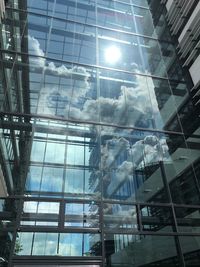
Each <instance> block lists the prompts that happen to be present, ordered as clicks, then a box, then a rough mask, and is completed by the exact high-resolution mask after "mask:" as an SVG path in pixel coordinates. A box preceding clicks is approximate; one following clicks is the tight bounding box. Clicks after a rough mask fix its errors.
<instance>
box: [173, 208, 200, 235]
mask: <svg viewBox="0 0 200 267" xmlns="http://www.w3.org/2000/svg"><path fill="white" fill-rule="evenodd" d="M175 213H176V218H177V224H178V230H179V231H180V232H187V233H198V232H199V231H200V224H199V222H200V209H199V208H189V207H185V208H178V207H177V208H175Z"/></svg>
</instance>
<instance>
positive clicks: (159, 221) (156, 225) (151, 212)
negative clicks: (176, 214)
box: [141, 206, 174, 232]
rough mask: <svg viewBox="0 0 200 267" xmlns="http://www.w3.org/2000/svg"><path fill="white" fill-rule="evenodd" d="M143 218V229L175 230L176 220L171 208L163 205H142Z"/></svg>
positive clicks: (154, 230) (157, 230) (153, 230)
mask: <svg viewBox="0 0 200 267" xmlns="http://www.w3.org/2000/svg"><path fill="white" fill-rule="evenodd" d="M141 219H142V225H143V229H142V230H143V231H152V232H172V231H174V221H173V215H172V210H171V208H168V207H161V206H159V207H158V206H141Z"/></svg>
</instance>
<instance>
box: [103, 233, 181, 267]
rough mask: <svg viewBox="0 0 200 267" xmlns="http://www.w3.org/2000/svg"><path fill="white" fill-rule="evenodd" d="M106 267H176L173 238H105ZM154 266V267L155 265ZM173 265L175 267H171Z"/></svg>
mask: <svg viewBox="0 0 200 267" xmlns="http://www.w3.org/2000/svg"><path fill="white" fill-rule="evenodd" d="M105 248H106V261H107V266H110V264H111V265H112V266H116V265H120V266H130V263H131V265H133V266H137V267H139V266H160V267H162V266H165V265H166V266H176V264H177V252H176V246H175V241H174V237H170V236H166V237H165V236H135V235H126V234H124V235H119V234H114V235H110V234H109V235H106V236H105ZM155 264H156V265H155ZM173 264H175V265H173Z"/></svg>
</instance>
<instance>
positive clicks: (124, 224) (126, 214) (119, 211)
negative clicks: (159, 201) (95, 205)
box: [103, 203, 138, 231]
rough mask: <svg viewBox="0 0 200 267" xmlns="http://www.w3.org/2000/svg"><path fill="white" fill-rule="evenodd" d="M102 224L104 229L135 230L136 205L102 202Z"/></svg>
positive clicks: (136, 226)
mask: <svg viewBox="0 0 200 267" xmlns="http://www.w3.org/2000/svg"><path fill="white" fill-rule="evenodd" d="M103 212H104V226H105V228H106V229H111V230H112V231H117V230H121V229H127V230H128V229H130V230H135V231H137V229H138V223H137V213H136V207H135V206H131V205H122V204H110V203H104V209H103Z"/></svg>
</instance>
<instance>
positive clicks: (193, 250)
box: [179, 236, 200, 267]
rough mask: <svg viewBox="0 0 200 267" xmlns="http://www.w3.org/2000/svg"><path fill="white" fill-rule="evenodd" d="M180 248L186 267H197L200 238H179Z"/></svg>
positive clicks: (199, 253)
mask: <svg viewBox="0 0 200 267" xmlns="http://www.w3.org/2000/svg"><path fill="white" fill-rule="evenodd" d="M179 239H180V243H181V248H182V251H183V255H184V260H185V264H186V265H185V266H186V267H190V266H192V267H197V266H199V258H200V237H199V236H195V237H193V236H180V237H179Z"/></svg>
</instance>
